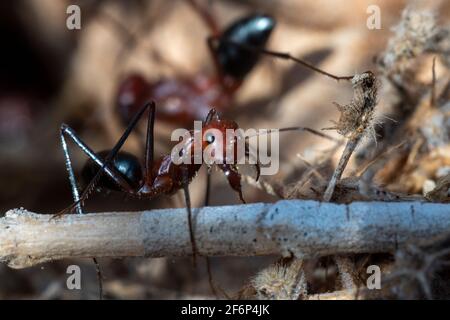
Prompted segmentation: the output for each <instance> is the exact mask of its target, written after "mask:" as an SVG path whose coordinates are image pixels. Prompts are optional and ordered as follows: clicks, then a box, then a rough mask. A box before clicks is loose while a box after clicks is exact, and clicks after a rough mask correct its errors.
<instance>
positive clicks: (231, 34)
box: [216, 14, 276, 80]
mask: <svg viewBox="0 0 450 320" xmlns="http://www.w3.org/2000/svg"><path fill="white" fill-rule="evenodd" d="M275 24H276V22H275V19H274V18H273V17H271V16H269V15H263V14H254V15H250V16H246V17H244V18H241V19H239V20H237V21H236V22H234V23H233V24H232V25H230V26H229V27H228V28H227V29H226V30H225V31H224V32H223V34H222V36H221V37H220V38H219V44H218V46H217V49H216V53H217V60H218V62H219V64H220V66H221V67H222V71H223V73H224V74H225V75H228V76H231V77H233V78H235V79H238V80H242V79H243V78H244V77H245V76H246V75H247V74H248V73H249V72H250V71H251V70H252V69H253V67H254V66H255V65H256V63H257V62H258V59H259V55H260V54H259V53H258V52H256V51H255V50H250V49H246V48H244V47H243V46H239V45H238V44H236V43H240V44H242V45H244V46H250V47H252V48H254V49H256V50H257V49H264V48H265V46H266V43H267V41H268V40H269V37H270V34H271V33H272V31H273V29H274V28H275ZM227 40H228V41H227ZM233 42H234V43H233Z"/></svg>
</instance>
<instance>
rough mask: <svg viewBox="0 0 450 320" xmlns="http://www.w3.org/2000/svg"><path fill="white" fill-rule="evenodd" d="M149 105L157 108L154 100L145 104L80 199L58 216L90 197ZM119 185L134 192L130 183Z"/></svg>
mask: <svg viewBox="0 0 450 320" xmlns="http://www.w3.org/2000/svg"><path fill="white" fill-rule="evenodd" d="M149 107H152V108H155V103H154V102H151V103H147V104H146V105H144V107H142V108H141V110H139V112H138V113H137V114H136V115H135V116H134V117H133V119H132V120H131V122H130V124H129V125H128V127H127V129H126V130H125V132H124V133H123V134H122V136H121V137H120V139H119V141H117V143H116V145H115V146H114V148H113V149H112V150H111V151H110V152H109V154H108V155H107V156H106V158H105V160H104V161H103V162H102V163H101V167H100V169H99V170H98V171H97V173H96V174H95V176H94V178H93V179H92V180H91V181H90V182H89V184H88V186H87V187H86V188H85V189H84V191H83V193H82V194H81V196H80V197H79V200H78V201H77V202H75V203H73V204H72V205H71V206H70V207H68V208H66V209H65V210H63V211H61V212H60V213H57V214H56V216H59V215H62V214H64V213H65V212H70V211H72V210H73V209H74V208H76V207H77V205H78V204H82V203H83V202H84V201H85V200H86V199H87V198H88V197H89V195H90V194H91V192H92V191H93V190H94V188H95V185H96V183H97V182H98V180H99V178H100V176H101V174H102V173H103V172H106V173H108V172H109V171H110V170H111V168H110V167H109V166H110V165H111V163H112V161H113V159H114V157H115V156H116V155H117V153H118V152H119V150H120V148H121V147H122V146H123V144H124V143H125V141H126V140H127V139H128V136H129V135H130V133H131V131H133V129H134V127H135V126H136V124H137V123H138V121H139V120H140V119H141V117H142V115H143V114H144V113H145V111H147V109H148V108H149ZM97 158H98V157H97ZM94 161H95V159H94ZM99 165H100V163H99ZM110 176H111V175H110ZM111 177H112V178H113V179H115V178H119V179H120V178H122V177H121V176H120V175H118V174H113V175H112V176H111ZM122 180H123V179H122ZM119 185H120V186H123V187H124V190H126V191H127V192H129V193H134V190H133V189H132V188H131V187H130V186H129V185H128V184H119Z"/></svg>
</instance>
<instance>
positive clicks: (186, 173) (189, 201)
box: [182, 166, 197, 268]
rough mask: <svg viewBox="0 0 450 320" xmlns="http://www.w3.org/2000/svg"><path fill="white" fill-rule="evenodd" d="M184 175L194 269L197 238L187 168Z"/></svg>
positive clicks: (184, 168)
mask: <svg viewBox="0 0 450 320" xmlns="http://www.w3.org/2000/svg"><path fill="white" fill-rule="evenodd" d="M182 174H183V177H182V179H183V191H184V199H185V202H186V210H187V219H188V225H189V237H190V240H191V246H192V263H193V265H194V268H195V267H196V266H197V259H196V258H197V244H196V243H195V236H194V226H193V223H192V207H191V197H190V194H189V178H188V169H187V168H186V167H184V166H183V167H182Z"/></svg>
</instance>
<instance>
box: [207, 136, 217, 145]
mask: <svg viewBox="0 0 450 320" xmlns="http://www.w3.org/2000/svg"><path fill="white" fill-rule="evenodd" d="M214 140H216V137H214V135H213V134H207V135H206V142H208V143H209V144H211V143H213V142H214Z"/></svg>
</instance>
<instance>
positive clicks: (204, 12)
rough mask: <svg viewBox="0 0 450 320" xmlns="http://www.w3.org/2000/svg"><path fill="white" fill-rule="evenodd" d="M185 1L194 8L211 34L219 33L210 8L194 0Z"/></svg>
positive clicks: (217, 34) (216, 34)
mask: <svg viewBox="0 0 450 320" xmlns="http://www.w3.org/2000/svg"><path fill="white" fill-rule="evenodd" d="M186 1H187V3H188V4H189V5H190V6H191V7H192V9H194V11H195V12H197V14H198V15H199V16H200V17H201V18H202V20H203V22H204V23H205V24H206V25H207V26H208V28H209V29H210V30H211V33H212V35H213V36H219V35H220V33H221V32H220V28H219V26H218V25H217V23H216V19H215V17H214V15H213V14H212V13H211V8H205V7H203V6H200V5H199V4H198V2H197V1H196V0H186Z"/></svg>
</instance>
